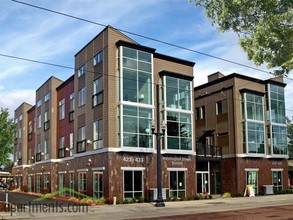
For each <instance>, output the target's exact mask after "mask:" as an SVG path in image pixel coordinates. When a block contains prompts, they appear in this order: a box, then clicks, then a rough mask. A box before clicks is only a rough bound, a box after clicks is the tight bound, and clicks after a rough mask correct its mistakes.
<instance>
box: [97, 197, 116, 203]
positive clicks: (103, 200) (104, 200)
mask: <svg viewBox="0 0 293 220" xmlns="http://www.w3.org/2000/svg"><path fill="white" fill-rule="evenodd" d="M95 202H96V203H97V204H105V202H106V199H105V198H104V197H101V198H99V199H96V200H95ZM116 203H117V201H116Z"/></svg>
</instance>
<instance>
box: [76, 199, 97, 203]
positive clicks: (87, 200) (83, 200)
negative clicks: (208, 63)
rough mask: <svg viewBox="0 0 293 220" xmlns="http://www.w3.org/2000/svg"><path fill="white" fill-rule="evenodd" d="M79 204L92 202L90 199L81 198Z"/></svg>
mask: <svg viewBox="0 0 293 220" xmlns="http://www.w3.org/2000/svg"><path fill="white" fill-rule="evenodd" d="M79 202H80V203H93V202H94V200H93V199H92V198H83V199H81V200H80V201H79Z"/></svg>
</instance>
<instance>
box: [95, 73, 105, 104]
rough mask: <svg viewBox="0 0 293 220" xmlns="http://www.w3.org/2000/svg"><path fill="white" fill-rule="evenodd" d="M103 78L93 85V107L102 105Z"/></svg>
mask: <svg viewBox="0 0 293 220" xmlns="http://www.w3.org/2000/svg"><path fill="white" fill-rule="evenodd" d="M102 91H103V77H100V78H98V79H96V80H95V81H94V85H93V107H94V106H97V105H99V104H102V103H103V92H102Z"/></svg>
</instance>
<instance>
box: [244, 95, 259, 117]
mask: <svg viewBox="0 0 293 220" xmlns="http://www.w3.org/2000/svg"><path fill="white" fill-rule="evenodd" d="M242 105H246V119H251V120H258V121H263V120H264V119H263V97H262V96H260V95H255V94H250V93H245V94H244V100H243V102H242ZM244 109H245V108H244ZM244 117H245V116H244Z"/></svg>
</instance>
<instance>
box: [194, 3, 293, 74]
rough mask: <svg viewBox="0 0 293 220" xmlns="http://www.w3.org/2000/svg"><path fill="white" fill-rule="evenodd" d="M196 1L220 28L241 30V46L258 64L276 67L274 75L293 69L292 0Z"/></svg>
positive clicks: (239, 34) (236, 31)
mask: <svg viewBox="0 0 293 220" xmlns="http://www.w3.org/2000/svg"><path fill="white" fill-rule="evenodd" d="M189 1H190V2H192V1H193V0H189ZM194 1H195V4H196V6H202V7H204V8H205V15H206V16H207V17H208V18H210V20H211V22H212V24H213V25H217V26H218V29H219V30H220V31H222V32H226V31H230V30H232V31H234V32H235V33H237V34H238V36H239V43H240V45H241V47H242V48H243V49H244V51H245V52H246V53H247V55H248V59H250V60H252V61H253V62H254V63H255V64H256V65H261V64H263V63H267V67H268V68H275V70H274V74H275V75H288V74H289V72H290V70H292V69H293V1H289V0H253V1H251V0H194ZM276 68H278V69H276Z"/></svg>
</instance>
